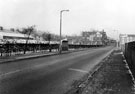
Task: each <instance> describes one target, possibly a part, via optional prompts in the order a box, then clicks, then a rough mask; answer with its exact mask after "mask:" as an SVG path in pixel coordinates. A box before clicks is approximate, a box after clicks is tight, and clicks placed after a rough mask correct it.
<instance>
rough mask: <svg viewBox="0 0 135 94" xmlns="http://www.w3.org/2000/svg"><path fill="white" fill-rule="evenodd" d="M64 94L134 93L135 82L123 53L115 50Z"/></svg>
mask: <svg viewBox="0 0 135 94" xmlns="http://www.w3.org/2000/svg"><path fill="white" fill-rule="evenodd" d="M83 79H85V80H84V81H82V79H81V82H79V81H78V83H80V84H78V85H77V86H74V88H73V89H72V90H70V91H69V92H67V93H66V94H135V83H134V78H133V76H132V73H131V71H130V70H129V67H128V65H127V63H126V60H125V58H124V55H123V53H122V52H121V51H120V50H115V51H114V52H112V53H111V55H110V56H108V57H106V58H105V59H104V60H103V61H101V65H100V67H99V68H98V69H96V71H95V72H93V73H90V74H89V75H88V76H87V79H86V78H83Z"/></svg>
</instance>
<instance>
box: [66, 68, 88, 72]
mask: <svg viewBox="0 0 135 94" xmlns="http://www.w3.org/2000/svg"><path fill="white" fill-rule="evenodd" d="M68 70H72V71H77V72H81V73H89V72H88V71H85V70H81V69H74V68H69V69H68Z"/></svg>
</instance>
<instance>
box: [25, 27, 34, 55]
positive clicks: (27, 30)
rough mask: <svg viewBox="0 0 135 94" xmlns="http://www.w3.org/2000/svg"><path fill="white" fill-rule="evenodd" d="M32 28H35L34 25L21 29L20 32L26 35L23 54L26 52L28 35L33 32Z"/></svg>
mask: <svg viewBox="0 0 135 94" xmlns="http://www.w3.org/2000/svg"><path fill="white" fill-rule="evenodd" d="M34 30H35V25H33V26H30V27H28V28H23V30H22V34H25V35H27V39H26V44H25V47H24V54H25V53H26V50H27V44H28V41H29V38H30V35H31V34H32V33H33V32H34Z"/></svg>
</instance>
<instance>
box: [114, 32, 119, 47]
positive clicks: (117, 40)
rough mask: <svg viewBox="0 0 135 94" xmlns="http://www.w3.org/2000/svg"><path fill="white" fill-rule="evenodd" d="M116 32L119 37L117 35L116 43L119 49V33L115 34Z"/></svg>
mask: <svg viewBox="0 0 135 94" xmlns="http://www.w3.org/2000/svg"><path fill="white" fill-rule="evenodd" d="M115 31H116V33H117V35H116V37H117V38H116V42H117V48H118V47H119V33H118V30H114V32H115Z"/></svg>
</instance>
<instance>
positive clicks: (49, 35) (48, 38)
mask: <svg viewBox="0 0 135 94" xmlns="http://www.w3.org/2000/svg"><path fill="white" fill-rule="evenodd" d="M42 38H43V39H44V40H46V41H49V51H50V52H51V51H52V50H51V44H50V42H51V39H52V36H51V34H50V33H43V34H42Z"/></svg>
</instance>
